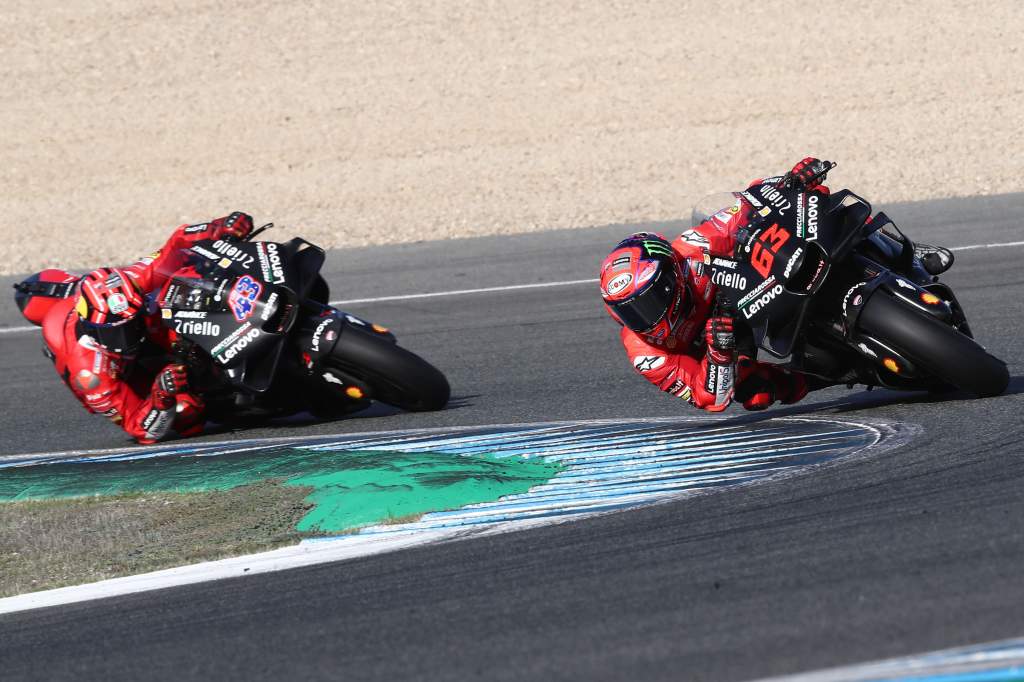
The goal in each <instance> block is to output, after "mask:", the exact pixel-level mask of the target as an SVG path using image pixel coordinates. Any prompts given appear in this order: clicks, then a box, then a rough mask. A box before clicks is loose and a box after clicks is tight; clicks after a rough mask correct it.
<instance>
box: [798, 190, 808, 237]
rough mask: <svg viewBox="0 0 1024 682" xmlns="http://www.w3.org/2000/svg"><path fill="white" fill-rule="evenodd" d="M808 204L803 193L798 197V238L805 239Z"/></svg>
mask: <svg viewBox="0 0 1024 682" xmlns="http://www.w3.org/2000/svg"><path fill="white" fill-rule="evenodd" d="M806 203H807V196H806V195H805V194H803V193H802V192H801V193H800V194H797V195H796V236H797V237H801V238H803V236H804V229H805V226H804V213H805V212H806V211H805V210H804V206H805V205H806Z"/></svg>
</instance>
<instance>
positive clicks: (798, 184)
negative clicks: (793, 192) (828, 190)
mask: <svg viewBox="0 0 1024 682" xmlns="http://www.w3.org/2000/svg"><path fill="white" fill-rule="evenodd" d="M828 170H829V162H828V161H822V160H821V159H816V158H814V157H813V156H808V157H807V158H806V159H804V160H803V161H800V162H799V163H797V164H796V165H795V166H793V170H791V171H789V172H788V173H786V175H785V177H783V178H782V186H783V187H787V188H789V189H804V190H809V189H814V188H815V187H817V186H818V185H820V184H821V183H822V182H824V181H825V176H826V175H828Z"/></svg>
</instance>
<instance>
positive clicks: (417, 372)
mask: <svg viewBox="0 0 1024 682" xmlns="http://www.w3.org/2000/svg"><path fill="white" fill-rule="evenodd" d="M327 365H328V366H331V367H335V368H337V369H338V370H339V371H341V372H343V373H344V374H347V375H348V376H350V377H353V378H355V379H358V380H359V381H360V382H361V383H362V384H363V385H364V386H366V387H367V388H368V389H369V395H367V396H366V397H367V398H369V399H372V400H379V401H381V402H383V403H387V404H389V405H394V406H395V407H398V408H401V409H403V410H408V411H410V412H424V411H427V410H440V409H441V408H442V407H444V406H445V405H446V404H447V403H448V398H449V397H450V395H451V388H450V387H449V386H448V380H447V379H446V378H445V376H444V374H442V373H441V372H440V371H439V370H438V369H437V368H436V367H434V366H433V365H431V364H430V363H429V362H427V361H426V360H424V359H423V358H421V357H420V356H418V355H416V354H415V353H411V352H409V351H407V350H406V349H404V348H402V347H401V346H398V345H397V344H395V343H394V342H393V341H391V340H389V338H388V337H385V336H381V335H379V334H374V333H372V332H368V331H364V330H362V329H360V328H359V327H356V326H353V325H347V326H346V327H345V328H344V329H343V330H342V332H341V335H340V336H339V337H338V343H337V344H336V345H335V347H334V351H333V352H332V353H331V356H330V358H328V360H327Z"/></svg>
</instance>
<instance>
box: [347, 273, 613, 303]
mask: <svg viewBox="0 0 1024 682" xmlns="http://www.w3.org/2000/svg"><path fill="white" fill-rule="evenodd" d="M599 281H600V280H599V279H597V278H591V279H570V280H566V281H564V282H538V283H536V284H508V285H505V286H500V287H484V288H482V289H457V290H455V291H435V292H432V293H429V294H399V295H397V296H378V297H376V298H352V299H349V300H347V301H331V302H330V304H331V305H352V304H353V303H381V302H383V301H408V300H411V299H414V298H437V297H438V296H464V295H466V294H486V293H491V292H494V291H518V290H521V289H545V288H547V287H565V286H570V285H574V284H597V283H598V282H599Z"/></svg>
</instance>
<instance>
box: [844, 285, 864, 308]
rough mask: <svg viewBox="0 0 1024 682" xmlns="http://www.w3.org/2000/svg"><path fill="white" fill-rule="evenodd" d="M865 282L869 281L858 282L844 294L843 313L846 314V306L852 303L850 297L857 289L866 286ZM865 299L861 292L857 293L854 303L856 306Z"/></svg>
mask: <svg viewBox="0 0 1024 682" xmlns="http://www.w3.org/2000/svg"><path fill="white" fill-rule="evenodd" d="M865 284H867V282H857V283H856V284H854V285H853V286H852V287H850V288H849V290H847V292H846V295H844V296H843V315H845V314H846V308H847V306H848V305H850V303H851V302H850V297H851V296H853V292H855V291H857V289H859V288H860V287H862V286H864V285H865ZM863 300H864V297H863V296H861V295H860V294H857V296H856V297H854V299H853V302H852V304H853V305H855V306H856V305H860V304H861V302H862V301H863Z"/></svg>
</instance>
